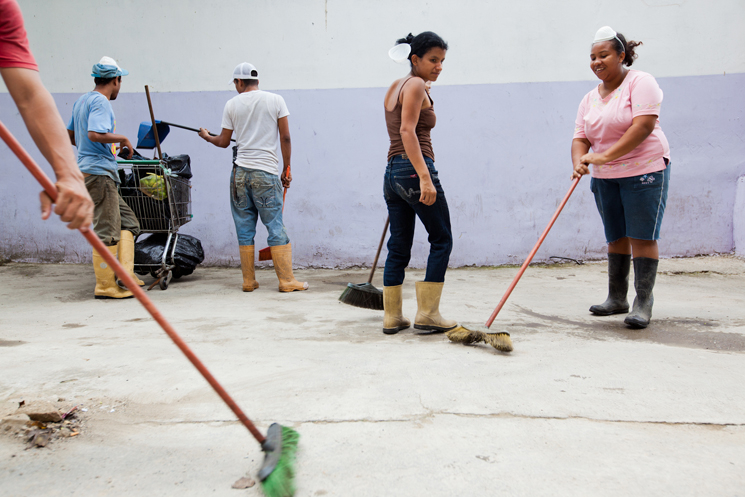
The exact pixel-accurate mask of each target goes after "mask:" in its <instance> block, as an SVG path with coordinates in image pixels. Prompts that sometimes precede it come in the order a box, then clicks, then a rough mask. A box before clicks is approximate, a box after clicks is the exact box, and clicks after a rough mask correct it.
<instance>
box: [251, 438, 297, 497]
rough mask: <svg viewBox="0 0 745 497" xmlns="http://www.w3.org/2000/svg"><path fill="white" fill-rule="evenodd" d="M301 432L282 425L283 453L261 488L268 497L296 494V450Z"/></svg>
mask: <svg viewBox="0 0 745 497" xmlns="http://www.w3.org/2000/svg"><path fill="white" fill-rule="evenodd" d="M298 440H300V434H298V432H296V431H295V430H293V429H292V428H288V427H287V426H283V427H282V455H281V456H280V458H279V461H278V462H277V466H276V467H275V468H274V471H272V472H271V473H270V474H269V476H267V477H266V479H265V480H264V481H262V482H261V489H262V490H263V491H264V494H265V495H266V496H267V497H292V496H293V495H295V451H297V444H298Z"/></svg>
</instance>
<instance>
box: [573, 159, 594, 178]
mask: <svg viewBox="0 0 745 497" xmlns="http://www.w3.org/2000/svg"><path fill="white" fill-rule="evenodd" d="M585 174H590V169H589V168H588V167H587V164H585V163H583V162H579V161H577V163H576V164H575V165H574V171H572V179H575V178H581V177H582V176H584V175H585Z"/></svg>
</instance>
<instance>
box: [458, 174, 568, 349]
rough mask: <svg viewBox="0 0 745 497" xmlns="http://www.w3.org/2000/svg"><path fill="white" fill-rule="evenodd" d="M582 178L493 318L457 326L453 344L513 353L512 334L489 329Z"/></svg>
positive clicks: (563, 201) (525, 263) (565, 197)
mask: <svg viewBox="0 0 745 497" xmlns="http://www.w3.org/2000/svg"><path fill="white" fill-rule="evenodd" d="M581 178H582V177H581V176H580V177H577V178H575V179H574V181H573V182H572V186H571V187H570V188H569V191H568V192H567V194H566V195H565V196H564V200H562V201H561V204H560V205H559V208H558V209H556V212H555V213H554V216H553V217H552V218H551V221H550V222H549V223H548V226H546V229H545V230H544V231H543V234H542V235H541V236H540V238H538V243H536V244H535V246H534V247H533V250H531V251H530V254H529V255H528V258H527V259H525V262H523V265H522V266H521V267H520V271H518V272H517V275H516V276H515V278H514V279H513V280H512V283H510V286H509V288H507V291H506V292H504V295H503V296H502V300H500V301H499V304H497V307H496V308H495V309H494V312H492V314H491V316H489V319H488V320H487V321H486V326H485V327H482V326H471V325H469V326H464V325H460V326H456V327H455V328H453V329H452V330H450V331H448V332H447V336H448V338H449V339H450V341H451V342H455V343H462V344H464V345H472V344H474V343H479V342H484V343H487V344H489V345H491V346H492V347H494V348H495V349H497V350H500V351H502V352H511V351H512V339H511V338H510V334H509V333H507V332H506V331H503V332H498V333H492V332H490V331H489V328H490V327H491V325H492V323H493V322H494V319H496V317H497V314H499V311H501V310H502V307H504V304H505V302H507V299H508V298H509V296H510V294H511V293H512V290H514V289H515V286H517V282H518V281H520V277H521V276H522V275H523V273H524V272H525V270H526V269H528V265H529V264H530V261H532V260H533V257H535V254H536V252H538V248H539V247H540V246H541V244H542V243H543V240H545V239H546V235H548V232H549V230H550V229H551V227H552V226H553V225H554V223H555V222H556V219H557V218H558V217H559V214H560V213H561V211H562V209H564V206H565V205H566V203H567V201H568V200H569V197H571V196H572V193H573V192H574V189H575V188H577V185H578V184H579V180H580V179H581Z"/></svg>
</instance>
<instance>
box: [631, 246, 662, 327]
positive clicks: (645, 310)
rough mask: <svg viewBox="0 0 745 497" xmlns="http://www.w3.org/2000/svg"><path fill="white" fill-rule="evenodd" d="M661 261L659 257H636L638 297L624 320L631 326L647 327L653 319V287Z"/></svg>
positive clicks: (635, 279)
mask: <svg viewBox="0 0 745 497" xmlns="http://www.w3.org/2000/svg"><path fill="white" fill-rule="evenodd" d="M659 262H660V261H658V260H657V259H650V258H649V257H635V258H634V288H635V289H636V298H635V299H634V308H633V309H632V310H631V314H629V315H628V316H626V319H624V320H623V322H624V323H626V324H627V325H628V326H629V328H635V329H640V328H646V327H647V325H648V324H649V320H650V319H652V304H654V296H653V295H652V289H653V288H654V282H655V279H656V278H657V264H658V263H659Z"/></svg>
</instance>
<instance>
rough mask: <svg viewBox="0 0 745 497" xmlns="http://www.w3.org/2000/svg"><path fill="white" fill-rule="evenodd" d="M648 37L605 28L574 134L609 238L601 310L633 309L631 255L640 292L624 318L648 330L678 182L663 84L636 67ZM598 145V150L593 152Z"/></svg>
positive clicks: (575, 155) (580, 165)
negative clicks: (664, 228) (664, 124)
mask: <svg viewBox="0 0 745 497" xmlns="http://www.w3.org/2000/svg"><path fill="white" fill-rule="evenodd" d="M639 45H641V42H634V41H628V42H627V41H626V38H624V36H623V35H622V34H620V33H616V32H615V31H613V29H611V28H610V27H608V26H605V27H603V28H600V29H599V30H598V32H597V34H596V35H595V41H594V42H593V44H592V47H591V50H590V60H591V62H590V68H591V69H592V71H593V72H594V73H595V75H596V76H597V77H598V79H600V84H599V85H598V86H597V88H594V89H593V90H592V91H590V92H589V93H588V94H587V95H585V97H584V98H583V99H582V102H580V105H579V111H578V112H577V121H576V127H575V130H574V139H573V140H572V163H573V164H574V172H573V174H572V178H576V177H578V176H582V175H584V174H588V173H590V171H589V165H590V164H592V165H593V168H592V180H591V183H590V188H591V190H592V192H593V194H594V195H595V203H596V204H597V207H598V211H599V212H600V217H601V218H602V220H603V227H604V228H605V238H606V241H607V242H608V298H607V300H606V301H605V302H604V303H602V304H599V305H593V306H592V307H590V312H592V313H593V314H595V315H598V316H609V315H611V314H619V313H626V312H628V311H629V303H628V300H627V298H626V295H627V293H628V289H629V272H630V269H631V255H632V254H633V256H634V288H635V289H636V298H635V299H634V306H633V309H632V310H631V313H630V314H629V315H628V316H627V317H626V319H625V320H624V322H625V323H626V324H627V325H628V326H629V327H631V328H646V327H647V325H648V324H649V321H650V319H651V317H652V304H653V302H654V297H653V295H652V289H653V288H654V283H655V278H656V276H657V263H658V259H659V252H658V249H657V240H658V239H659V238H660V225H661V224H662V216H663V214H664V212H665V203H666V201H667V190H668V184H669V182H670V147H669V145H668V143H667V138H665V134H664V133H663V132H662V129H661V128H660V121H659V116H660V105H661V104H662V90H660V87H659V86H658V85H657V81H656V80H655V79H654V77H652V76H651V75H650V74H647V73H645V72H641V71H637V70H634V69H628V67H629V66H631V64H633V62H634V59H636V57H637V55H636V53H635V52H634V49H635V48H636V47H638V46H639ZM590 148H592V153H590Z"/></svg>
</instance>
